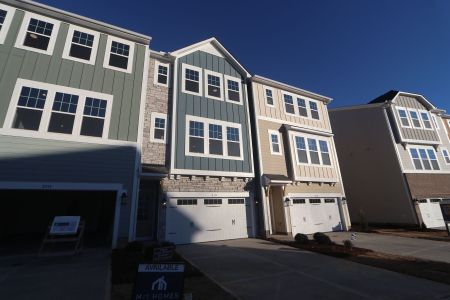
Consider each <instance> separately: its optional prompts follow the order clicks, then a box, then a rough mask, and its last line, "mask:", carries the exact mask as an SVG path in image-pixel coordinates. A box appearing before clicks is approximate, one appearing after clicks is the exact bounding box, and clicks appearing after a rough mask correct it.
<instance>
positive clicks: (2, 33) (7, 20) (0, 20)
mask: <svg viewBox="0 0 450 300" xmlns="http://www.w3.org/2000/svg"><path fill="white" fill-rule="evenodd" d="M15 12H16V9H15V8H14V7H11V6H7V5H4V4H2V3H0V44H3V43H4V42H5V39H6V35H7V34H8V30H9V26H10V25H11V21H12V19H13V17H14V13H15Z"/></svg>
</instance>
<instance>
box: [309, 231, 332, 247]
mask: <svg viewBox="0 0 450 300" xmlns="http://www.w3.org/2000/svg"><path fill="white" fill-rule="evenodd" d="M313 238H314V240H315V241H316V242H317V243H318V244H321V245H331V244H332V242H331V239H330V237H329V236H328V235H326V234H325V233H323V232H316V233H314V235H313Z"/></svg>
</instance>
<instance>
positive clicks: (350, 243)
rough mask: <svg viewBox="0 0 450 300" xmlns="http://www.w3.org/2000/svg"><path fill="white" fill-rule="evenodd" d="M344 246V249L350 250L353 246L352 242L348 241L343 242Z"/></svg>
mask: <svg viewBox="0 0 450 300" xmlns="http://www.w3.org/2000/svg"><path fill="white" fill-rule="evenodd" d="M344 246H345V248H347V249H350V250H352V249H353V246H354V245H353V242H352V241H350V240H345V241H344Z"/></svg>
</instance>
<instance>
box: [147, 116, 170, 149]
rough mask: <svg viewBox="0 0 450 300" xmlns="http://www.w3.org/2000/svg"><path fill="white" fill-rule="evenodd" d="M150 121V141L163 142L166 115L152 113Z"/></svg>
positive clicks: (164, 138) (164, 139) (164, 140)
mask: <svg viewBox="0 0 450 300" xmlns="http://www.w3.org/2000/svg"><path fill="white" fill-rule="evenodd" d="M151 122H152V123H151V127H150V141H152V142H154V143H162V144H165V143H166V141H167V139H166V131H167V130H166V128H167V115H165V114H161V113H152V117H151Z"/></svg>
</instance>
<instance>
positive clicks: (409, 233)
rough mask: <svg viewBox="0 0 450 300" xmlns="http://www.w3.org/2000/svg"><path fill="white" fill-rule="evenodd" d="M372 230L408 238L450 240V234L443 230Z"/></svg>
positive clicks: (372, 229) (372, 230)
mask: <svg viewBox="0 0 450 300" xmlns="http://www.w3.org/2000/svg"><path fill="white" fill-rule="evenodd" d="M370 231H371V232H374V233H378V234H389V235H395V236H401V237H408V238H417V239H427V240H433V241H441V242H450V236H449V235H448V233H447V231H443V230H432V229H428V230H414V229H401V228H371V230H370Z"/></svg>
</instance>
